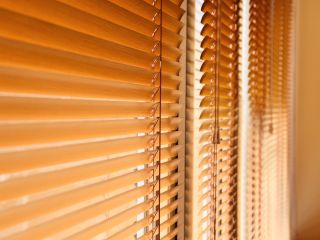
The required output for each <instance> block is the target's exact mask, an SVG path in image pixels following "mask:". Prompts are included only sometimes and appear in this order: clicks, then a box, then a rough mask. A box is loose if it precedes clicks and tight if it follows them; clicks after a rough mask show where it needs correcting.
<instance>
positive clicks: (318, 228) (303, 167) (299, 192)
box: [295, 0, 320, 240]
mask: <svg viewBox="0 0 320 240" xmlns="http://www.w3.org/2000/svg"><path fill="white" fill-rule="evenodd" d="M298 1H299V2H298V8H297V9H298V23H299V28H298V34H297V35H298V40H297V41H298V43H297V54H298V57H297V115H296V116H297V133H296V134H297V138H296V139H297V140H296V150H297V152H296V154H297V155H296V156H297V157H296V173H295V174H296V213H295V215H296V223H295V224H296V232H297V236H298V237H297V239H299V240H300V239H301V240H309V239H314V240H318V239H320V0H298Z"/></svg>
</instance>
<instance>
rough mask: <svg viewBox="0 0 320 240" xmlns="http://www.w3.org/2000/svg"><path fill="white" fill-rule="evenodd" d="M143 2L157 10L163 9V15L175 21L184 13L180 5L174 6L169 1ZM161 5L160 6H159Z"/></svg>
mask: <svg viewBox="0 0 320 240" xmlns="http://www.w3.org/2000/svg"><path fill="white" fill-rule="evenodd" d="M144 1H145V2H147V3H149V4H151V5H153V4H154V6H156V7H157V8H158V9H161V7H162V9H163V11H164V12H165V13H168V14H169V15H170V16H172V17H174V18H176V19H180V18H181V17H182V15H183V13H184V10H183V9H182V8H180V7H179V6H180V4H174V3H173V2H171V1H170V0H161V1H159V0H156V1H153V0H144ZM161 3H162V5H161Z"/></svg>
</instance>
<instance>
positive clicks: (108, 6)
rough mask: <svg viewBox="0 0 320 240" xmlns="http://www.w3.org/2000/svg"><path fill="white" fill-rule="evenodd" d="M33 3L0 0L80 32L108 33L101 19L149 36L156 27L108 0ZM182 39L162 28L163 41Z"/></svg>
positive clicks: (174, 43) (38, 0) (37, 0)
mask: <svg viewBox="0 0 320 240" xmlns="http://www.w3.org/2000/svg"><path fill="white" fill-rule="evenodd" d="M61 1H62V0H61ZM33 3H34V4H26V3H25V1H23V0H17V1H14V2H12V1H10V0H9V1H7V0H5V1H1V3H0V6H1V7H3V8H5V9H9V10H12V11H15V12H19V13H22V14H24V15H29V16H36V17H37V18H39V19H43V20H45V21H49V22H53V23H55V24H58V25H63V26H68V27H69V26H70V27H72V28H74V27H77V28H78V27H80V28H81V31H82V32H83V31H84V32H87V31H90V32H92V33H95V34H99V35H101V34H102V36H106V35H108V34H107V33H102V30H103V29H104V25H105V22H104V21H101V20H102V19H105V20H107V21H110V22H113V23H115V24H117V25H120V26H124V27H126V28H128V29H131V30H133V31H138V32H139V33H141V34H144V35H146V36H149V37H150V36H151V34H152V33H153V31H154V30H155V29H156V25H155V24H153V23H152V22H151V19H150V22H148V21H146V19H144V18H142V17H140V16H138V15H136V14H133V13H131V12H129V11H127V10H125V9H123V8H121V7H118V6H117V5H115V4H113V3H110V2H108V1H103V0H91V1H89V2H82V1H72V0H67V1H65V4H62V3H59V2H57V1H55V0H47V1H46V2H45V3H44V2H43V1H41V0H33ZM67 4H68V5H71V6H75V8H80V9H81V10H85V12H88V13H90V14H86V13H85V12H80V11H76V9H75V8H71V7H70V6H68V5H67ZM106 13H108V14H106ZM75 16H76V17H75ZM97 17H99V18H97ZM72 19H73V20H72ZM89 29H91V30H89ZM76 30H77V29H76ZM105 30H107V29H104V31H105ZM111 30H112V29H111ZM113 32H114V29H113V31H110V33H111V34H112V33H113ZM110 33H109V34H110ZM155 39H156V40H160V35H159V33H157V35H156V36H155ZM181 40H182V38H181V37H180V36H179V35H178V34H177V33H174V32H171V31H169V30H167V29H164V30H163V41H164V42H165V43H168V44H171V45H172V46H174V47H178V46H179V44H180V42H181Z"/></svg>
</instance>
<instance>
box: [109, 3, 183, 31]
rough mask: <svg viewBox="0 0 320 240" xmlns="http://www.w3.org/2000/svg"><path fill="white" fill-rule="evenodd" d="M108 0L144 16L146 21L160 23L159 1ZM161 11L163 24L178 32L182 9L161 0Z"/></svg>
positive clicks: (180, 25)
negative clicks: (154, 2)
mask: <svg viewBox="0 0 320 240" xmlns="http://www.w3.org/2000/svg"><path fill="white" fill-rule="evenodd" d="M109 1H110V2H113V3H114V4H117V5H119V6H121V7H122V8H124V9H126V10H128V11H130V12H133V13H135V14H137V15H139V16H142V17H144V18H145V19H147V20H148V21H153V22H154V23H156V24H158V25H160V24H161V17H160V14H159V10H160V9H161V7H160V6H159V3H158V4H155V6H154V5H153V4H152V1H149V0H131V1H117V0H109ZM148 3H149V4H148ZM168 5H169V6H168ZM170 7H171V9H170ZM172 7H173V8H175V9H174V10H173V11H172ZM162 11H163V12H162V24H163V26H164V27H166V28H167V29H169V30H171V31H173V32H176V33H178V32H179V31H180V30H181V28H182V26H183V23H182V22H181V21H179V19H180V17H181V15H182V14H183V11H182V9H180V8H179V7H178V6H177V5H174V4H168V1H166V2H165V1H163V8H162ZM180 11H182V12H180ZM179 12H180V14H181V15H180V16H179ZM172 13H173V14H172Z"/></svg>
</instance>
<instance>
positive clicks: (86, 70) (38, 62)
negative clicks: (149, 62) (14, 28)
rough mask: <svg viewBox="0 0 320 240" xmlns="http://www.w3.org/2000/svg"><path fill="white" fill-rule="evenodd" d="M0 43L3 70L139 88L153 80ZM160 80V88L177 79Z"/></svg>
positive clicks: (123, 68)
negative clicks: (25, 70)
mask: <svg viewBox="0 0 320 240" xmlns="http://www.w3.org/2000/svg"><path fill="white" fill-rule="evenodd" d="M0 43H1V44H0V50H1V52H0V56H1V59H0V63H1V64H2V65H3V66H10V67H23V68H32V69H33V70H38V71H39V70H40V71H48V72H59V73H65V74H68V75H77V76H83V77H91V78H92V77H93V78H98V79H103V80H116V81H122V82H131V83H140V84H141V83H144V84H150V83H151V81H152V79H153V78H154V72H152V71H146V70H143V69H141V68H136V67H130V66H127V65H121V64H117V63H113V62H110V61H107V60H104V61H102V60H99V59H96V58H90V57H84V56H81V55H78V54H73V53H68V52H62V51H58V50H54V49H49V48H44V47H39V46H35V45H31V44H25V43H21V42H16V41H10V40H7V39H4V38H0ZM12 52H19V54H11V53H12ZM30 56H32V58H30ZM43 59H46V61H43ZM162 80H163V82H162V83H163V86H170V85H171V86H177V85H178V82H179V77H178V76H174V75H168V74H162Z"/></svg>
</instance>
